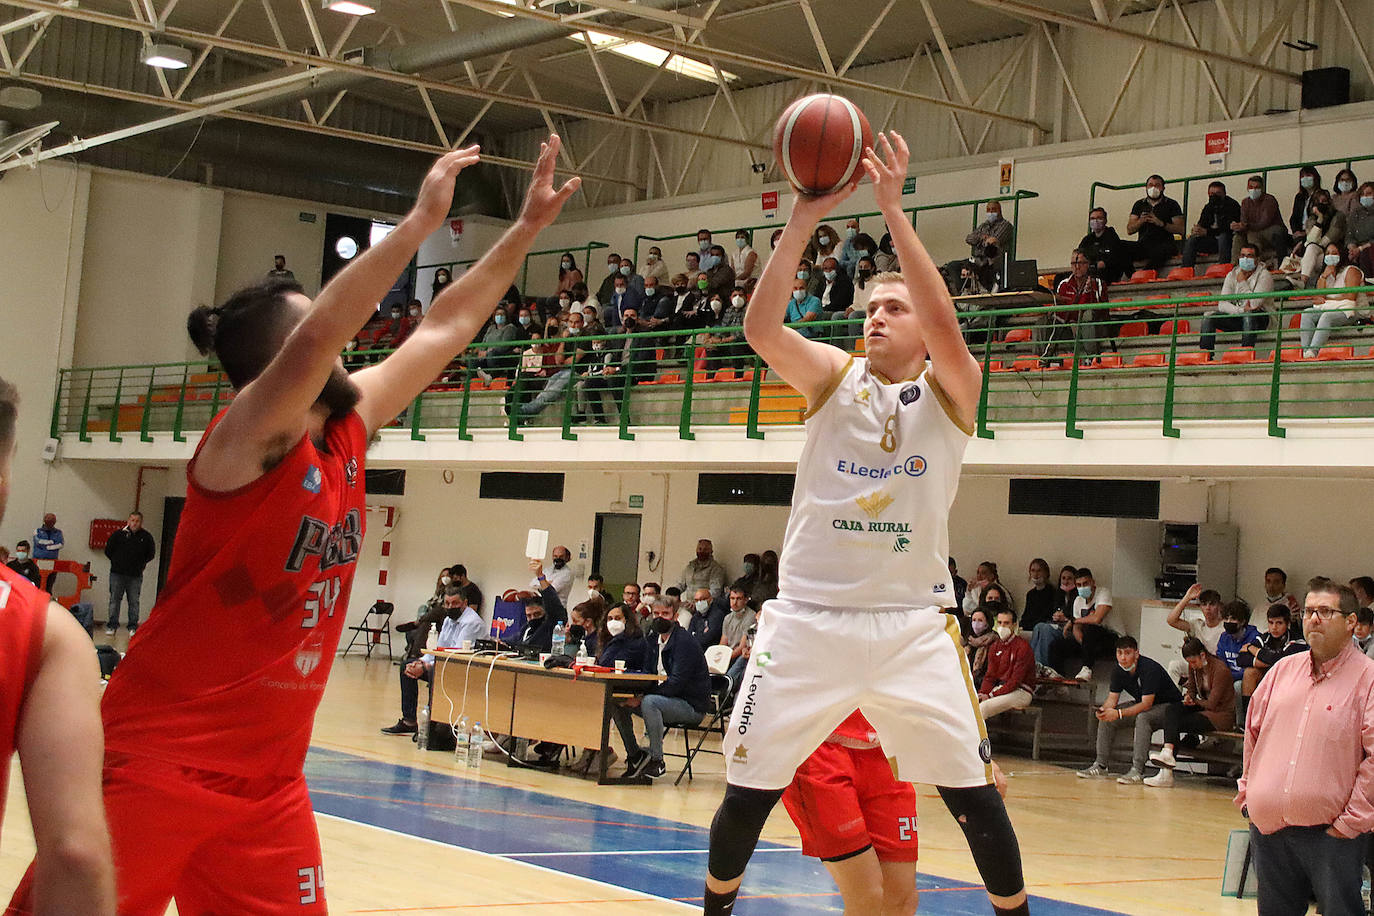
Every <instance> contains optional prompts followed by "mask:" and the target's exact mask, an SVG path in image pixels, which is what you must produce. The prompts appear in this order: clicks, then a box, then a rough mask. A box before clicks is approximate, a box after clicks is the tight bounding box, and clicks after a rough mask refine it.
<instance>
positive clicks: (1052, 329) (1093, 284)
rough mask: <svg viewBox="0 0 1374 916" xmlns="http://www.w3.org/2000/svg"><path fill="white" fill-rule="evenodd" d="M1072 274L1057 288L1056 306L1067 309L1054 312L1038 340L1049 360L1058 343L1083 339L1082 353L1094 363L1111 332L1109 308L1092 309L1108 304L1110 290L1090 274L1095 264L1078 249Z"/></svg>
mask: <svg viewBox="0 0 1374 916" xmlns="http://www.w3.org/2000/svg"><path fill="white" fill-rule="evenodd" d="M1069 267H1070V269H1071V272H1070V273H1069V275H1068V276H1067V277H1065V278H1064V279H1062V280H1060V281H1059V285H1058V286H1056V287H1055V288H1054V304H1055V305H1057V306H1059V307H1060V308H1062V309H1064V310H1063V311H1059V312H1053V313H1051V314H1050V315H1049V316H1047V318H1048V319H1049V321H1050V324H1049V325H1047V326H1041V327H1040V328H1037V329H1036V331H1037V338H1038V339H1040V340H1041V342H1042V343H1043V344H1044V347H1045V350H1044V354H1043V355H1044V356H1046V357H1049V356H1052V355H1054V353H1055V352H1056V351H1057V350H1058V349H1059V347H1058V342H1059V341H1064V340H1072V339H1073V338H1074V336H1077V337H1078V339H1079V353H1080V354H1081V355H1082V356H1084V357H1086V358H1088V359H1092V358H1094V357H1096V356H1097V355H1098V354H1099V353H1101V352H1102V341H1103V339H1104V338H1107V337H1110V336H1111V332H1110V330H1108V328H1107V327H1106V325H1105V324H1104V322H1105V321H1106V320H1107V310H1106V309H1105V308H1096V309H1088V308H1083V306H1087V305H1096V304H1100V303H1104V302H1106V301H1107V289H1106V286H1105V284H1103V282H1102V279H1101V278H1100V277H1096V276H1093V275H1092V274H1091V273H1089V268H1090V267H1091V264H1090V263H1089V261H1088V256H1087V254H1085V253H1084V252H1083V251H1082V250H1081V249H1074V252H1073V255H1072V256H1071V257H1070V259H1069Z"/></svg>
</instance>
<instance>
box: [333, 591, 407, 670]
mask: <svg viewBox="0 0 1374 916" xmlns="http://www.w3.org/2000/svg"><path fill="white" fill-rule="evenodd" d="M394 610H396V605H394V604H392V603H391V602H390V601H381V600H378V601H377V603H376V604H374V605H372V607H370V608H368V609H367V613H366V614H364V615H363V621H362V623H360V624H358V625H357V626H352V627H349V629H350V630H352V631H353V638H352V639H350V640H349V641H348V645H347V646H346V647H345V648H344V651H343V654H344V657H345V658H347V657H348V651H349V649H352V648H353V645H354V643H356V642H357V641H358V637H359V636H362V637H363V648H364V649H365V650H366V655H364V658H371V657H372V650H373V649H375V648H377V646H379V645H381V643H382V640H383V638H385V640H386V657H387V660H388V661H390V660H391V659H392V658H394V656H393V655H392V652H391V612H392V611H394ZM364 634H366V635H365V636H364Z"/></svg>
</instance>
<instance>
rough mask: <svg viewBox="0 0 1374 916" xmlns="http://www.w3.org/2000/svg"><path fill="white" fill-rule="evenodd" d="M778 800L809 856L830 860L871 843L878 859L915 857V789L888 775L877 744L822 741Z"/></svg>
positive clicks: (803, 850)
mask: <svg viewBox="0 0 1374 916" xmlns="http://www.w3.org/2000/svg"><path fill="white" fill-rule="evenodd" d="M782 803H783V805H784V806H786V808H787V813H788V814H790V815H791V816H792V822H793V823H794V824H796V825H797V830H798V831H799V832H800V833H801V842H802V852H803V853H805V854H806V855H808V856H812V857H814V858H817V859H822V860H826V861H834V860H837V859H845V858H848V857H850V856H852V855H856V854H857V853H860V852H863V851H864V850H865V849H867V848H868V847H869V846H872V847H873V849H874V851H875V852H876V853H877V854H878V858H879V859H882V860H883V861H887V862H915V861H916V858H917V856H916V853H917V842H916V789H915V787H914V786H912V785H911V783H909V782H898V781H897V779H896V777H894V776H893V775H892V766H891V764H889V763H888V760H887V757H886V756H885V755H884V754H883V750H882V748H872V749H869V750H856V749H854V748H848V747H844V746H843V745H839V744H833V743H830V742H826V743H824V744H822V745H821V746H820V747H818V748H817V749H816V751H815V753H813V754H812V755H811V756H810V757H808V758H807V759H806V762H805V763H803V764H802V765H801V767H799V768H798V769H797V774H796V776H795V777H793V779H792V784H791V785H790V786H788V787H787V790H786V791H784V792H783V794H782Z"/></svg>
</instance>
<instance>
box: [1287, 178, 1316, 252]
mask: <svg viewBox="0 0 1374 916" xmlns="http://www.w3.org/2000/svg"><path fill="white" fill-rule="evenodd" d="M1321 189H1322V175H1321V172H1318V171H1317V169H1316V167H1315V166H1311V165H1305V166H1303V167H1302V168H1301V169H1299V170H1298V190H1297V191H1296V192H1295V193H1294V194H1293V209H1292V211H1290V212H1289V214H1288V231H1289V232H1290V233H1292V235H1293V236H1294V237H1295V238H1296V237H1299V236H1302V235H1305V234H1306V233H1307V220H1308V216H1309V215H1310V214H1311V212H1312V202H1313V199H1314V198H1315V197H1316V195H1317V192H1318V191H1320V190H1321Z"/></svg>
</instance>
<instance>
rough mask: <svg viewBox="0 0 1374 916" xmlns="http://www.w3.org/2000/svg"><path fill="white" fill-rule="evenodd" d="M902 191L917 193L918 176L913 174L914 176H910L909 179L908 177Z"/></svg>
mask: <svg viewBox="0 0 1374 916" xmlns="http://www.w3.org/2000/svg"><path fill="white" fill-rule="evenodd" d="M902 193H903V194H915V193H916V177H915V176H914V175H913V176H912V177H910V178H908V179H906V180H905V181H903V182H902Z"/></svg>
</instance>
